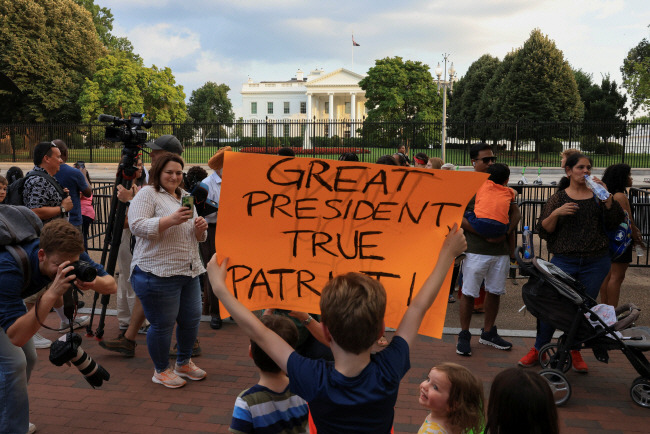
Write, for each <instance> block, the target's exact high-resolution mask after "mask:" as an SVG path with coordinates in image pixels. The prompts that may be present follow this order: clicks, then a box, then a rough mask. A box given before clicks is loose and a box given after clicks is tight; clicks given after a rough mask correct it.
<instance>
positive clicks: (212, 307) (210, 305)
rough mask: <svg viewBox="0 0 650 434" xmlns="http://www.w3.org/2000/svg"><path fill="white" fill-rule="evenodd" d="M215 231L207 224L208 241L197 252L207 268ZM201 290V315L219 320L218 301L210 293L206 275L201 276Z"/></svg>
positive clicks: (200, 245) (212, 225)
mask: <svg viewBox="0 0 650 434" xmlns="http://www.w3.org/2000/svg"><path fill="white" fill-rule="evenodd" d="M216 231H217V225H216V224H215V223H208V239H207V240H205V242H203V243H199V251H200V252H201V259H202V260H203V265H204V266H207V264H208V262H210V259H211V258H212V255H214V253H215V252H216V248H215V245H214V234H215V232H216ZM201 288H202V289H203V313H204V314H209V315H210V316H217V317H219V318H221V314H220V313H219V299H218V298H217V296H216V295H214V293H213V292H212V285H210V279H208V273H203V274H202V275H201Z"/></svg>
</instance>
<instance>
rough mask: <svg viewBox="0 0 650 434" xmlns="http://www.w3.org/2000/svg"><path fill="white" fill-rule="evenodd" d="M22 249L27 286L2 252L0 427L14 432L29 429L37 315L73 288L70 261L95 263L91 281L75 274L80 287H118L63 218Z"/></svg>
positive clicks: (111, 289)
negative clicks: (33, 302) (34, 301)
mask: <svg viewBox="0 0 650 434" xmlns="http://www.w3.org/2000/svg"><path fill="white" fill-rule="evenodd" d="M24 250H25V253H26V254H27V258H28V261H29V267H30V268H29V269H30V270H31V273H30V277H31V278H30V280H29V282H27V287H26V288H25V289H23V286H24V284H25V278H24V276H23V271H22V268H21V266H20V265H19V264H18V263H17V262H16V260H15V259H14V257H13V256H12V255H11V254H10V253H9V252H7V251H2V252H0V279H1V280H2V285H1V286H0V378H1V379H2V383H3V384H2V387H0V402H1V403H2V406H3V407H4V408H3V409H2V411H0V430H1V431H2V432H11V433H26V432H28V429H30V427H29V398H28V396H27V381H28V380H29V376H30V374H31V371H32V369H33V367H34V364H35V363H36V350H35V349H34V343H33V342H32V336H34V334H35V333H36V332H37V331H38V329H39V328H40V326H41V325H40V324H39V319H40V320H41V321H44V320H45V318H46V317H47V315H48V314H49V312H50V309H51V308H52V307H53V306H54V304H55V303H56V302H57V301H58V300H60V299H61V297H62V296H63V294H65V293H66V291H67V290H68V289H69V288H70V284H71V283H72V281H73V280H74V275H72V276H66V275H67V273H68V272H70V271H72V270H73V267H71V266H70V264H71V263H72V262H75V261H77V260H79V259H81V260H84V261H88V262H90V263H91V264H92V265H93V267H95V268H96V269H97V277H96V278H95V280H93V281H92V282H81V281H79V280H74V284H75V285H76V286H77V288H79V289H81V290H82V291H87V290H89V289H93V290H95V291H97V292H99V293H101V294H112V293H114V292H115V291H116V289H117V285H116V283H115V279H113V277H112V276H110V275H108V274H107V273H106V271H104V269H103V268H102V266H101V265H99V264H95V263H94V262H92V260H91V259H90V257H89V256H88V255H87V254H86V253H85V252H84V245H83V236H82V235H81V232H79V231H78V230H77V229H76V228H75V227H74V226H72V225H71V224H70V223H69V222H67V221H65V220H63V219H55V220H54V221H52V222H50V223H47V224H46V225H45V226H44V227H43V230H42V231H41V237H40V239H39V240H36V241H32V242H31V243H29V244H27V245H25V246H24ZM50 282H52V284H51V285H50V286H49V288H48V289H47V290H46V291H45V292H44V293H43V295H42V296H41V298H40V301H39V303H38V305H37V306H36V308H33V309H30V310H29V311H27V309H26V307H25V304H23V298H24V297H26V296H28V295H32V294H36V293H37V292H39V291H40V290H41V289H42V288H44V287H45V286H46V285H48V284H49V283H50ZM37 315H38V317H37ZM30 432H33V431H30Z"/></svg>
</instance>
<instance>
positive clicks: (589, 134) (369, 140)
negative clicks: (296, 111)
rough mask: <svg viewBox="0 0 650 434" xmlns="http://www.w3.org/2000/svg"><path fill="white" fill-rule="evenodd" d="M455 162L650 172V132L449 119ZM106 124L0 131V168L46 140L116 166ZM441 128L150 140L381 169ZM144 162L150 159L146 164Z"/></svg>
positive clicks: (244, 125) (197, 153) (178, 131)
mask: <svg viewBox="0 0 650 434" xmlns="http://www.w3.org/2000/svg"><path fill="white" fill-rule="evenodd" d="M447 125H448V126H447V133H448V134H447V141H446V156H447V160H448V162H451V163H454V164H457V165H469V164H470V159H469V147H470V146H471V144H472V143H475V142H477V141H481V140H483V141H487V142H488V143H491V144H492V145H493V146H494V149H495V153H496V154H497V155H498V157H499V160H500V161H503V162H505V163H507V164H510V165H513V166H546V167H548V166H558V165H559V163H560V152H561V151H562V150H563V149H568V148H577V149H580V150H581V151H582V152H584V153H586V154H588V155H589V156H591V157H592V159H593V162H594V165H595V166H597V167H606V166H608V165H610V164H614V163H620V162H625V163H628V164H630V166H632V167H638V168H648V167H650V124H648V123H632V122H624V121H622V122H526V121H518V122H484V121H463V120H453V119H450V120H449V121H448V122H447ZM104 128H105V125H103V124H32V125H0V161H14V162H19V161H25V162H27V161H31V159H32V157H31V151H32V149H33V148H34V146H35V145H36V144H37V143H38V142H40V141H42V140H52V139H54V138H60V139H63V140H64V141H65V142H66V143H67V144H68V146H69V148H70V155H69V160H70V161H75V160H83V161H87V162H92V163H102V162H106V163H113V162H116V161H118V160H119V158H120V150H121V145H119V144H116V143H113V142H110V141H107V140H106V139H105V138H104ZM441 130H442V126H441V123H440V122H369V121H368V120H356V121H353V120H350V119H338V120H327V119H326V120H298V119H281V120H277V119H268V118H267V119H260V120H246V121H244V120H240V121H237V122H233V123H228V124H215V123H183V124H177V123H176V124H175V123H166V124H165V123H161V124H154V125H153V126H152V128H151V129H149V133H150V134H149V135H150V137H158V136H160V135H163V134H174V135H175V136H176V137H178V138H179V139H180V140H181V142H182V143H183V146H184V147H185V152H184V154H183V157H184V158H185V159H186V161H187V162H188V163H191V164H197V163H205V162H206V161H207V160H208V159H209V158H210V157H211V156H212V155H213V154H214V152H215V150H216V149H217V148H220V147H223V146H226V145H228V146H231V147H232V148H233V150H235V151H239V152H261V153H272V154H274V153H276V152H277V150H278V148H279V147H287V146H288V147H291V148H292V149H293V150H294V151H295V152H296V154H298V155H304V156H308V157H317V158H331V159H334V158H337V157H338V156H339V155H340V154H341V153H343V152H355V153H356V154H358V156H359V158H360V160H361V161H366V162H374V161H376V160H377V158H379V157H380V156H382V155H386V154H394V153H395V152H396V151H397V148H398V146H400V145H402V144H403V145H406V146H407V147H408V148H409V150H410V155H411V156H412V155H414V154H415V153H417V152H424V153H425V154H427V155H428V156H429V157H440V156H441V145H440V141H441ZM144 158H145V162H148V161H147V159H148V157H147V156H145V157H144Z"/></svg>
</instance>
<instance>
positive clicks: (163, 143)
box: [147, 134, 183, 155]
mask: <svg viewBox="0 0 650 434" xmlns="http://www.w3.org/2000/svg"><path fill="white" fill-rule="evenodd" d="M147 146H148V147H149V148H151V149H155V150H158V149H160V150H163V151H167V152H172V153H174V154H178V155H181V154H182V153H183V146H182V145H181V142H179V141H178V139H177V138H176V137H174V136H172V135H171V134H165V135H164V136H160V137H158V138H157V139H154V140H152V141H150V142H147Z"/></svg>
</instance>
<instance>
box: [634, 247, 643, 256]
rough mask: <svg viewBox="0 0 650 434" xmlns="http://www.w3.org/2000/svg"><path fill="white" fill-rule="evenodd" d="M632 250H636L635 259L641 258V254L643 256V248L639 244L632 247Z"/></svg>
mask: <svg viewBox="0 0 650 434" xmlns="http://www.w3.org/2000/svg"><path fill="white" fill-rule="evenodd" d="M634 250H636V256H637V257H639V258H640V257H641V256H643V254H644V252H643V250H644V249H643V246H642V245H641V244H635V245H634Z"/></svg>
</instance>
